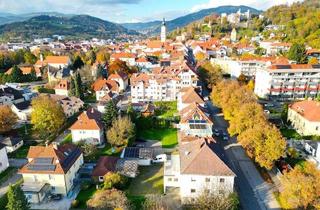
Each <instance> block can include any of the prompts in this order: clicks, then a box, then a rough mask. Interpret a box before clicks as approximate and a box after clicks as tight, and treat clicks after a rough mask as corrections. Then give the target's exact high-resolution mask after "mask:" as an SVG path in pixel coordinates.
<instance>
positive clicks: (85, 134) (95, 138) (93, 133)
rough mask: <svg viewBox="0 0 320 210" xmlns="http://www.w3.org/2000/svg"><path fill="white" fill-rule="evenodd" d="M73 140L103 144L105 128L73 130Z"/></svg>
mask: <svg viewBox="0 0 320 210" xmlns="http://www.w3.org/2000/svg"><path fill="white" fill-rule="evenodd" d="M71 135H72V142H74V143H77V142H79V141H86V142H88V143H92V144H96V145H98V144H102V143H103V142H104V133H103V130H74V129H72V130H71Z"/></svg>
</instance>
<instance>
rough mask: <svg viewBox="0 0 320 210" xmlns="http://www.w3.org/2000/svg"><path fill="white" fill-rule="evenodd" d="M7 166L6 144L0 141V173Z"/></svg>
mask: <svg viewBox="0 0 320 210" xmlns="http://www.w3.org/2000/svg"><path fill="white" fill-rule="evenodd" d="M8 167H9V160H8V155H7V150H6V145H4V144H2V143H0V173H2V172H3V171H4V170H6V169H7V168H8Z"/></svg>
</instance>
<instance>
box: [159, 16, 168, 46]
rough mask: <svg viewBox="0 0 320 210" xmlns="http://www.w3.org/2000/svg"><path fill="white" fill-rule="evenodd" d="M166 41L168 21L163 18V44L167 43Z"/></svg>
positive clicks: (161, 35)
mask: <svg viewBox="0 0 320 210" xmlns="http://www.w3.org/2000/svg"><path fill="white" fill-rule="evenodd" d="M166 39H167V23H166V19H165V18H163V21H162V25H161V34H160V40H161V42H166Z"/></svg>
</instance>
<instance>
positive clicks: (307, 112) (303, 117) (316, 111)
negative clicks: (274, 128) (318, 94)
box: [288, 100, 320, 136]
mask: <svg viewBox="0 0 320 210" xmlns="http://www.w3.org/2000/svg"><path fill="white" fill-rule="evenodd" d="M288 121H290V122H291V124H292V126H293V127H294V128H295V129H296V130H297V132H298V133H300V134H301V135H304V136H309V135H320V102H318V101H311V100H309V101H299V102H295V103H293V104H291V105H290V106H289V109H288Z"/></svg>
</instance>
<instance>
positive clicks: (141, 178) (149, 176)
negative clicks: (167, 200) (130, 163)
mask: <svg viewBox="0 0 320 210" xmlns="http://www.w3.org/2000/svg"><path fill="white" fill-rule="evenodd" d="M162 193H163V167H162V166H161V165H153V166H144V167H140V168H139V175H138V176H137V177H136V178H134V179H133V180H132V181H131V183H130V186H129V189H128V194H129V195H130V196H143V195H147V194H159V195H160V194H162Z"/></svg>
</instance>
